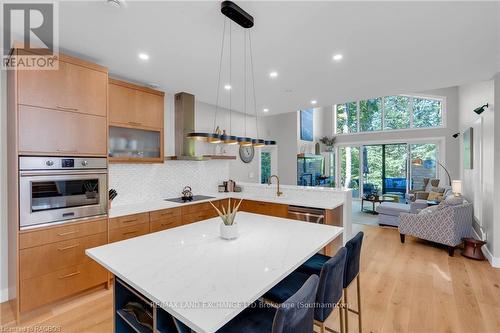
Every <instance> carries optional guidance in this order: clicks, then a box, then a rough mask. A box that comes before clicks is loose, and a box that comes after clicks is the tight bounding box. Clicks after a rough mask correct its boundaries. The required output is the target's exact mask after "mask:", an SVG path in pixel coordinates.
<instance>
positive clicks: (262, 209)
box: [240, 200, 288, 217]
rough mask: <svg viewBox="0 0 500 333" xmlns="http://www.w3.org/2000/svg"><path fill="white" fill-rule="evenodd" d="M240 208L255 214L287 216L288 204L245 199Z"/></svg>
mask: <svg viewBox="0 0 500 333" xmlns="http://www.w3.org/2000/svg"><path fill="white" fill-rule="evenodd" d="M240 210H241V211H244V212H250V213H255V214H262V215H270V216H276V217H287V216H288V206H287V205H281V204H275V203H270V202H262V201H254V200H243V202H242V203H241V206H240Z"/></svg>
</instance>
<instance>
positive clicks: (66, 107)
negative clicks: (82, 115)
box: [56, 105, 78, 111]
mask: <svg viewBox="0 0 500 333" xmlns="http://www.w3.org/2000/svg"><path fill="white" fill-rule="evenodd" d="M56 108H58V109H61V110H71V111H78V108H72V107H70V106H62V105H57V106H56Z"/></svg>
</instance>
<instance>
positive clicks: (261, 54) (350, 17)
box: [59, 1, 500, 114]
mask: <svg viewBox="0 0 500 333" xmlns="http://www.w3.org/2000/svg"><path fill="white" fill-rule="evenodd" d="M238 4H239V5H240V6H242V7H243V8H244V9H245V10H247V11H248V12H250V13H251V14H252V15H253V16H254V18H255V26H254V28H252V29H251V33H252V44H253V47H254V64H255V76H256V90H257V104H258V110H259V111H262V109H263V108H264V107H266V108H269V109H270V112H269V114H276V113H282V112H289V111H295V110H297V109H300V108H306V107H310V106H311V105H310V101H311V100H312V99H315V100H317V101H318V105H317V106H321V105H331V104H334V103H339V102H345V101H349V100H355V99H359V98H364V97H373V96H380V95H384V94H392V93H402V92H413V91H422V90H427V89H434V88H440V87H446V86H453V85H458V84H462V83H466V82H471V81H477V80H486V79H489V78H491V76H492V75H493V74H494V73H495V72H497V71H498V70H499V69H500V66H499V59H500V56H499V47H500V46H499V45H500V43H499V36H500V32H499V24H500V23H499V18H500V4H499V3H498V2H478V1H474V2H373V1H371V2H333V1H329V2H283V1H279V2H265V1H260V2H246V1H245V2H242V1H240V2H238ZM219 8H220V7H219V2H216V1H204V2H172V1H165V2H161V1H153V2H149V1H127V3H126V6H122V7H121V8H115V7H113V6H110V5H108V4H106V3H105V1H94V2H62V3H60V7H59V17H60V19H59V31H60V33H59V37H60V48H61V50H63V51H65V52H68V53H70V54H74V55H78V56H81V57H83V58H86V59H89V60H92V61H95V62H97V63H99V64H102V65H105V66H107V67H108V68H109V70H110V73H111V74H112V75H115V76H118V77H123V78H127V79H129V80H133V81H136V82H142V83H148V82H155V83H158V84H159V85H160V89H162V90H165V91H166V92H168V93H175V92H179V91H187V92H190V93H193V94H195V95H196V97H197V99H198V100H201V101H204V102H207V103H212V104H215V97H216V85H217V84H216V83H217V72H218V60H219V59H218V58H219V52H220V44H221V33H222V25H223V16H222V14H220V10H219ZM233 28H234V30H233V65H234V67H233V82H232V86H233V87H234V89H233V98H232V101H233V107H236V108H237V109H239V110H243V95H242V91H243V89H242V86H243V57H242V54H243V52H242V48H243V45H242V39H243V37H242V36H243V35H242V28H240V27H239V26H236V25H233ZM139 52H145V53H147V54H149V56H150V59H149V60H148V61H147V62H144V61H141V60H139V59H138V57H137V55H138V53H139ZM335 53H342V54H343V55H344V59H343V60H342V61H340V62H338V63H336V62H334V61H332V55H333V54H335ZM225 67H227V64H226V66H225ZM271 70H276V71H278V73H279V76H278V78H276V79H271V78H269V75H268V73H269V72H270V71H271ZM226 72H227V71H226ZM224 77H225V79H223V80H222V82H221V85H222V86H223V85H224V84H225V83H227V82H228V79H227V73H225V72H223V78H224ZM221 96H222V99H221V103H222V104H223V105H224V106H227V105H228V104H227V102H228V98H227V97H228V93H227V91H225V90H224V89H221ZM252 111H253V109H252Z"/></svg>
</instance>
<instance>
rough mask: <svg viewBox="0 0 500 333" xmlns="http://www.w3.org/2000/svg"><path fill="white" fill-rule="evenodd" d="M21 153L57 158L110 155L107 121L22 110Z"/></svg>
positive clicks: (27, 108) (52, 112)
mask: <svg viewBox="0 0 500 333" xmlns="http://www.w3.org/2000/svg"><path fill="white" fill-rule="evenodd" d="M18 126H19V150H20V152H22V153H25V154H29V153H37V154H40V153H51V154H55V155H75V154H84V155H93V156H106V155H107V123H106V117H99V116H94V115H86V114H79V113H75V112H67V111H57V110H51V109H42V108H36V107H31V106H23V105H20V106H19V125H18Z"/></svg>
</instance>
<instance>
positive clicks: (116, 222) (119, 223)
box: [109, 213, 149, 230]
mask: <svg viewBox="0 0 500 333" xmlns="http://www.w3.org/2000/svg"><path fill="white" fill-rule="evenodd" d="M147 222H149V213H142V214H134V215H127V216H121V217H115V218H112V219H109V230H112V229H117V228H123V227H129V226H134V225H138V224H143V223H147Z"/></svg>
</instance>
